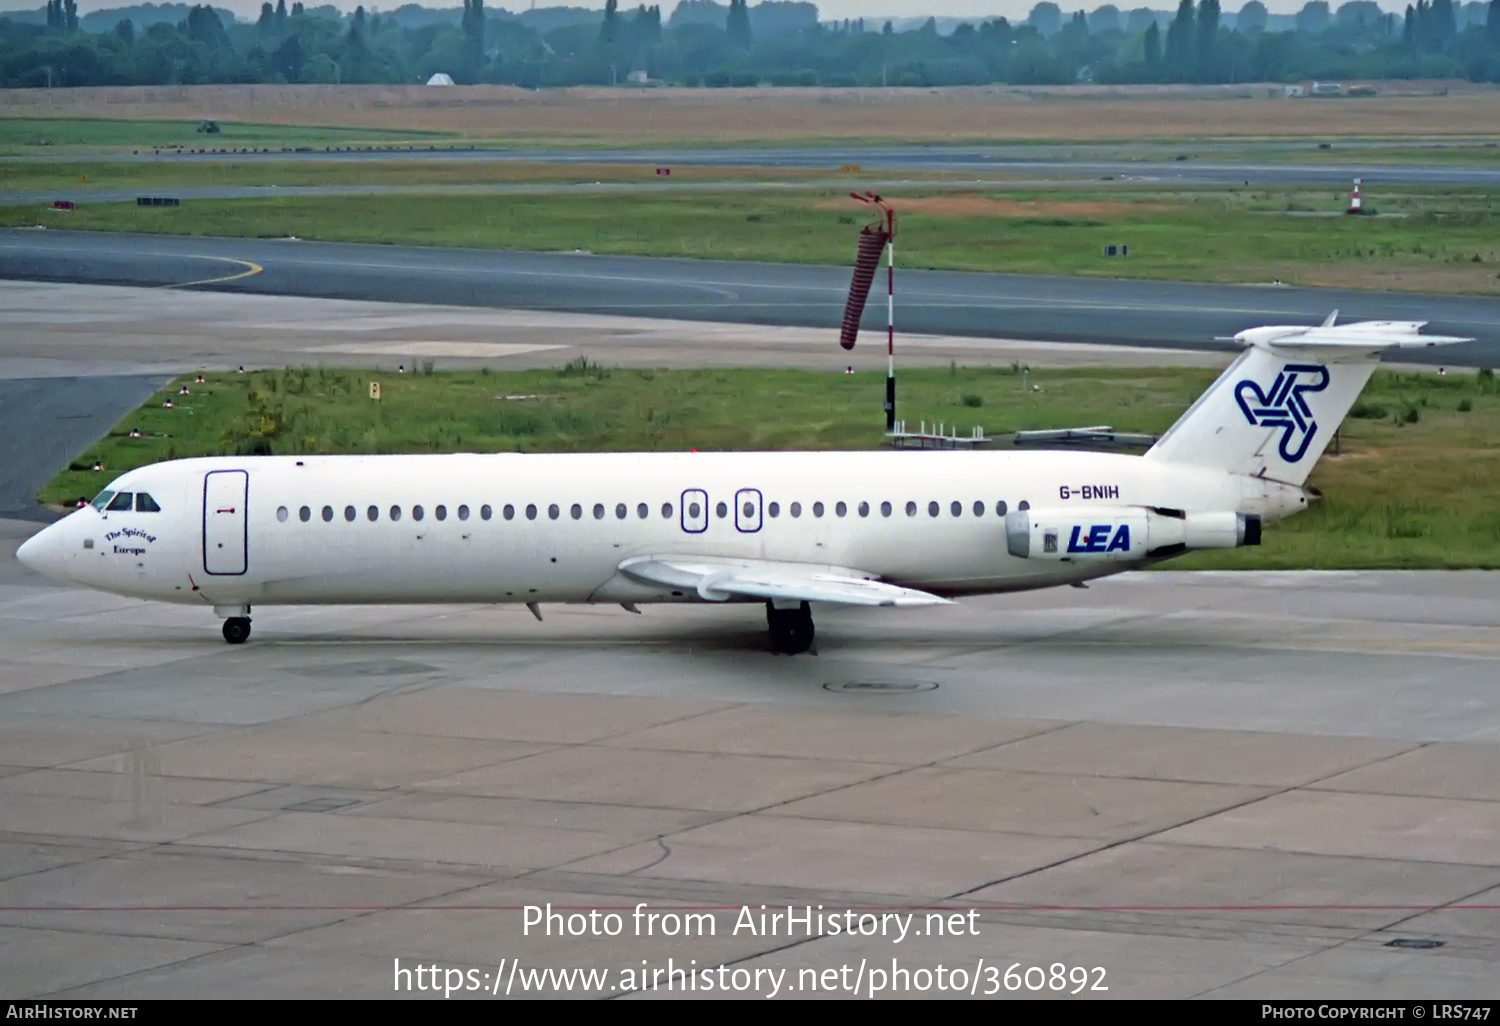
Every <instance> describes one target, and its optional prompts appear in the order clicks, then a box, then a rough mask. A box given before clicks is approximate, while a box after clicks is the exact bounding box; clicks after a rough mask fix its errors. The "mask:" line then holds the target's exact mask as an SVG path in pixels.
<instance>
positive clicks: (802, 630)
mask: <svg viewBox="0 0 1500 1026" xmlns="http://www.w3.org/2000/svg"><path fill="white" fill-rule="evenodd" d="M766 625H767V626H768V627H769V628H770V634H771V651H772V652H776V653H779V654H781V655H798V654H800V653H802V652H806V651H807V650H808V649H810V648H812V643H813V634H814V631H813V618H812V607H810V606H809V605H808V604H807V603H806V602H803V603H802V604H801V605H799V606H797V607H795V608H792V609H777V608H776V605H775V603H773V602H767V603H766Z"/></svg>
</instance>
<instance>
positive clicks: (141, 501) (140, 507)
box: [135, 492, 161, 513]
mask: <svg viewBox="0 0 1500 1026" xmlns="http://www.w3.org/2000/svg"><path fill="white" fill-rule="evenodd" d="M135 511H136V512H137V513H160V512H161V507H160V506H158V505H157V504H156V500H155V499H153V498H151V496H149V495H147V494H146V493H145V492H136V493H135Z"/></svg>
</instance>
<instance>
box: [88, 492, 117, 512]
mask: <svg viewBox="0 0 1500 1026" xmlns="http://www.w3.org/2000/svg"><path fill="white" fill-rule="evenodd" d="M114 497H115V493H114V492H112V491H110V490H109V489H107V488H106V489H105V490H104V491H102V492H100V493H99V494H98V495H96V496H95V497H94V501H93V502H91V503H89V505H90V506H93V507H94V508H95V509H103V508H104V507H105V506H108V505H109V500H110V499H113V498H114Z"/></svg>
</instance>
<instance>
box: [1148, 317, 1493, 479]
mask: <svg viewBox="0 0 1500 1026" xmlns="http://www.w3.org/2000/svg"><path fill="white" fill-rule="evenodd" d="M1336 315H1337V311H1334V313H1333V314H1330V315H1329V317H1328V318H1327V320H1325V321H1324V322H1323V324H1321V325H1319V326H1317V327H1306V326H1302V325H1273V326H1267V327H1261V328H1247V329H1246V330H1244V331H1242V332H1240V333H1239V334H1238V335H1236V336H1234V339H1235V341H1236V342H1239V343H1240V344H1241V345H1243V346H1245V347H1246V349H1245V351H1244V352H1243V353H1241V354H1240V356H1239V358H1238V359H1237V360H1235V361H1234V363H1232V364H1230V365H1229V368H1228V369H1227V370H1225V371H1224V373H1223V374H1221V375H1220V376H1219V380H1217V381H1215V382H1214V383H1213V385H1212V386H1211V387H1210V388H1209V389H1208V391H1206V392H1204V393H1203V394H1202V395H1201V396H1199V397H1198V401H1197V402H1195V403H1193V405H1192V406H1191V407H1189V408H1188V411H1187V412H1186V413H1184V414H1183V415H1182V417H1180V418H1179V419H1178V421H1177V423H1176V424H1173V425H1172V427H1171V428H1170V429H1169V430H1168V431H1167V433H1166V434H1164V435H1162V437H1161V440H1160V441H1158V442H1157V443H1156V445H1154V446H1153V447H1152V448H1151V450H1150V451H1149V452H1148V453H1146V458H1147V459H1152V460H1161V461H1163V462H1167V463H1185V464H1190V465H1192V466H1199V467H1212V468H1215V469H1218V470H1226V471H1228V472H1230V473H1232V474H1246V475H1249V476H1252V477H1266V478H1270V479H1272V480H1276V481H1285V482H1287V483H1288V484H1294V485H1300V484H1302V483H1303V482H1305V481H1306V480H1307V476H1308V475H1309V474H1310V473H1311V472H1312V468H1313V465H1314V464H1315V463H1317V462H1318V457H1319V456H1321V455H1323V450H1324V449H1325V448H1327V446H1328V443H1329V441H1330V440H1331V439H1332V438H1333V433H1334V432H1335V431H1337V430H1338V427H1339V425H1340V424H1341V423H1343V420H1344V417H1345V416H1346V415H1347V414H1348V413H1349V409H1350V407H1352V406H1353V405H1354V401H1355V400H1356V399H1357V398H1359V393H1360V391H1361V390H1362V389H1363V388H1364V387H1365V382H1367V381H1369V380H1370V375H1371V374H1373V373H1374V371H1375V366H1376V364H1377V363H1379V361H1380V353H1381V351H1382V350H1385V349H1416V348H1426V347H1428V346H1438V345H1452V344H1454V343H1458V342H1472V341H1474V340H1473V339H1471V338H1456V337H1453V336H1449V335H1423V334H1421V329H1422V327H1423V325H1424V324H1425V323H1426V322H1425V321H1362V322H1360V323H1357V324H1344V325H1335V324H1334V323H1333V322H1334V320H1335V317H1336Z"/></svg>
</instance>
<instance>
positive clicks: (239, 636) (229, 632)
mask: <svg viewBox="0 0 1500 1026" xmlns="http://www.w3.org/2000/svg"><path fill="white" fill-rule="evenodd" d="M248 637H250V618H249V617H248V616H231V617H230V618H229V619H227V620H225V621H224V640H225V641H227V642H229V643H230V644H231V645H243V644H244V643H245V639H246V638H248Z"/></svg>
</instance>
